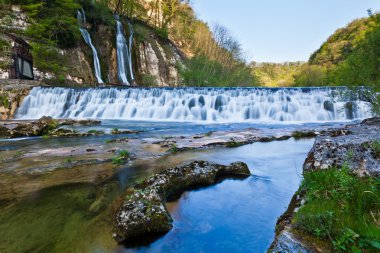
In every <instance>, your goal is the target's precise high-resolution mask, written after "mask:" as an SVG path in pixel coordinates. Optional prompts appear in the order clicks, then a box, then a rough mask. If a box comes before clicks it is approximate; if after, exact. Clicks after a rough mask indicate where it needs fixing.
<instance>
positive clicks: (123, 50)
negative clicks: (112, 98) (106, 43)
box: [116, 16, 135, 85]
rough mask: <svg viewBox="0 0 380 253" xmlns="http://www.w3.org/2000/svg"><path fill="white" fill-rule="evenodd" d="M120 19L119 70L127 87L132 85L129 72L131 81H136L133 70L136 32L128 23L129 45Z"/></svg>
mask: <svg viewBox="0 0 380 253" xmlns="http://www.w3.org/2000/svg"><path fill="white" fill-rule="evenodd" d="M118 18H119V17H118V16H116V46H117V70H118V75H119V80H120V81H121V82H122V83H123V84H125V85H130V82H129V81H128V75H127V72H128V73H129V77H130V81H131V82H133V81H134V80H135V77H134V75H133V68H132V43H133V35H134V31H133V26H132V24H131V23H130V22H128V27H129V33H130V35H129V41H128V44H127V41H126V39H125V36H124V31H123V24H122V23H121V22H120V21H119V20H118Z"/></svg>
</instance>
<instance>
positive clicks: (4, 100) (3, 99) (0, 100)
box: [0, 94, 10, 108]
mask: <svg viewBox="0 0 380 253" xmlns="http://www.w3.org/2000/svg"><path fill="white" fill-rule="evenodd" d="M9 105H10V103H9V99H8V96H7V94H4V95H0V106H4V107H5V108H8V107H9Z"/></svg>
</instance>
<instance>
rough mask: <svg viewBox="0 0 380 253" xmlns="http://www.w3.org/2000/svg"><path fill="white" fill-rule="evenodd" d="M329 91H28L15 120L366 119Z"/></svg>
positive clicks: (362, 107) (360, 107)
mask: <svg viewBox="0 0 380 253" xmlns="http://www.w3.org/2000/svg"><path fill="white" fill-rule="evenodd" d="M331 93H333V91H332V90H329V89H309V90H307V91H305V90H301V89H278V90H271V89H256V88H226V89H218V88H215V89H214V88H183V89H162V88H152V89H138V88H128V89H118V88H107V89H68V88H42V87H37V88H33V89H32V90H31V92H30V94H29V95H28V96H27V97H26V98H25V99H24V101H23V103H22V105H21V107H20V108H19V109H18V111H17V114H16V118H17V119H37V118H40V117H42V116H44V115H45V116H51V117H54V118H99V119H123V120H147V121H196V122H209V123H224V122H233V123H237V122H280V121H286V122H318V121H342V120H351V119H360V118H367V117H370V116H371V111H370V107H369V105H368V103H366V102H362V101H342V100H334V99H332V97H331Z"/></svg>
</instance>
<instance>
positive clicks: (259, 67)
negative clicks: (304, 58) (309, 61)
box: [251, 62, 306, 87]
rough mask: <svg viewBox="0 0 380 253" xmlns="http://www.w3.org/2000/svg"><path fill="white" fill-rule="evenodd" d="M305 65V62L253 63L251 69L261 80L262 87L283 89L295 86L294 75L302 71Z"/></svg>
mask: <svg viewBox="0 0 380 253" xmlns="http://www.w3.org/2000/svg"><path fill="white" fill-rule="evenodd" d="M305 64H306V63H303V62H286V63H267V62H266V63H256V62H252V63H251V67H252V71H253V73H254V75H255V76H257V78H258V79H259V82H260V85H262V86H266V87H279V86H280V87H283V86H292V85H294V75H295V74H296V73H298V72H299V71H300V70H302V68H303V67H304V65H305Z"/></svg>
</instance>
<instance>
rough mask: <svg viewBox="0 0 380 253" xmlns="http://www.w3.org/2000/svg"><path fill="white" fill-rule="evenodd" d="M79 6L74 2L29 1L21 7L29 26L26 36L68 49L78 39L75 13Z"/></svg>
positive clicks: (69, 0)
mask: <svg viewBox="0 0 380 253" xmlns="http://www.w3.org/2000/svg"><path fill="white" fill-rule="evenodd" d="M79 7H80V6H79V5H78V4H77V3H76V2H75V1H74V0H60V1H58V0H51V1H47V2H41V1H35V0H30V1H27V4H26V5H23V8H24V10H25V11H26V12H27V14H28V16H29V18H30V21H31V24H30V25H29V26H28V29H27V31H26V35H28V36H29V37H31V38H33V40H34V41H38V42H40V43H44V44H51V45H58V46H59V47H61V48H70V47H73V46H75V45H76V43H77V41H78V39H79V38H80V34H79V30H78V24H77V20H76V12H77V9H78V8H79Z"/></svg>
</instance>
